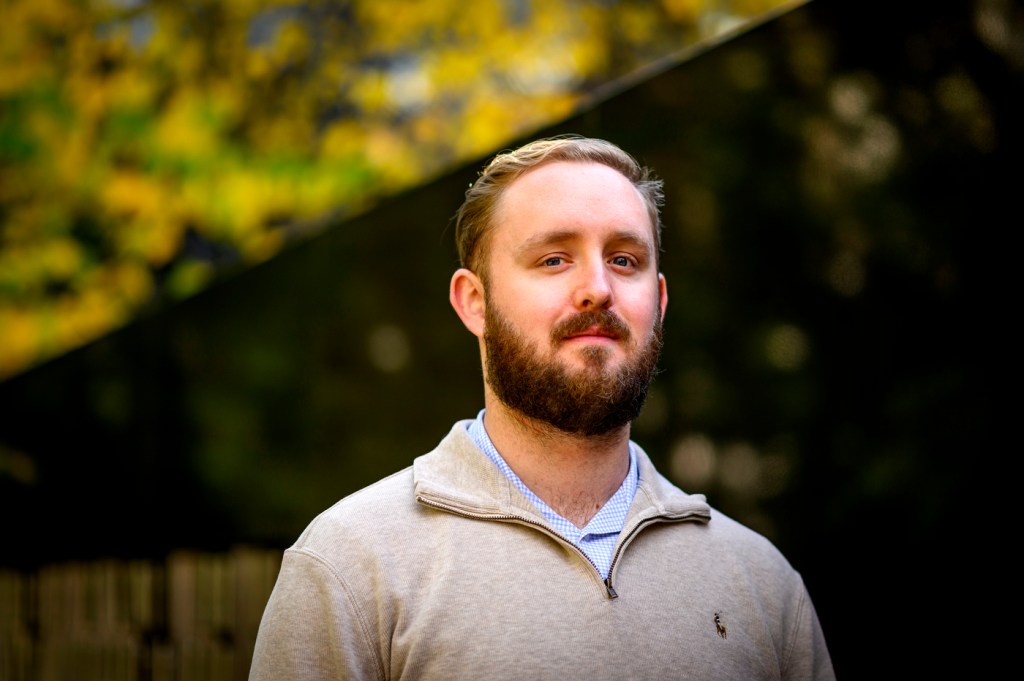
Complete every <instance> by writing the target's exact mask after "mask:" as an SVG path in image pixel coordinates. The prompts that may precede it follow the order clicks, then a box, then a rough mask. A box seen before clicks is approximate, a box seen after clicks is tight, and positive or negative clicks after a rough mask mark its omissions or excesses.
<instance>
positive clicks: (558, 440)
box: [484, 399, 629, 527]
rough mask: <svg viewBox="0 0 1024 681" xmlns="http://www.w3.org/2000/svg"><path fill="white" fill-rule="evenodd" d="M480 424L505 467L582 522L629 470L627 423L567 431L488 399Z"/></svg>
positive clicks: (564, 514) (559, 510)
mask: <svg viewBox="0 0 1024 681" xmlns="http://www.w3.org/2000/svg"><path fill="white" fill-rule="evenodd" d="M486 407H487V411H486V413H485V414H484V425H485V427H486V428H487V434H488V436H489V437H490V438H491V442H493V443H494V446H495V447H496V448H497V450H498V451H499V452H501V456H502V458H503V459H505V462H506V463H507V464H508V465H509V467H510V468H511V469H512V470H513V471H515V474H516V475H518V476H519V479H520V480H522V481H523V483H524V484H525V485H526V486H527V487H529V488H530V489H531V490H532V491H533V493H534V494H536V495H537V496H538V497H540V498H541V499H542V500H543V501H544V503H546V504H547V505H548V506H550V507H551V508H552V509H554V511H555V512H556V513H558V514H559V515H561V516H562V517H563V518H566V519H567V520H569V521H570V522H572V523H573V524H574V525H576V527H584V526H585V525H586V524H587V523H588V522H590V519H591V518H593V517H594V514H596V513H597V512H598V511H599V510H600V509H601V507H602V506H604V504H605V502H607V501H608V500H609V499H610V498H611V497H612V495H613V494H615V492H616V490H618V488H619V487H620V486H621V485H622V481H623V480H624V479H625V478H626V475H627V474H628V472H629V424H626V425H624V426H622V427H621V428H618V429H616V430H614V431H611V432H609V433H605V434H602V435H598V436H584V435H577V434H574V433H566V432H564V431H561V430H558V429H557V428H555V427H553V426H551V425H550V424H547V423H544V422H541V421H537V420H536V419H531V418H530V417H528V416H525V415H523V414H521V413H519V412H517V411H514V410H511V409H509V408H508V407H506V406H505V405H504V404H502V403H501V402H500V401H498V400H497V399H489V400H487V401H486Z"/></svg>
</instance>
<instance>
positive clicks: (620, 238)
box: [515, 229, 653, 256]
mask: <svg viewBox="0 0 1024 681" xmlns="http://www.w3.org/2000/svg"><path fill="white" fill-rule="evenodd" d="M580 236H581V232H580V231H579V230H572V229H564V230H558V231H555V232H545V233H543V234H538V235H537V236H535V237H532V238H529V239H527V240H526V241H524V242H523V243H522V244H520V246H519V247H518V248H516V249H515V254H516V256H524V255H527V254H529V253H530V251H533V250H536V249H538V248H543V247H546V246H551V245H553V244H558V243H563V242H566V241H572V240H574V239H578V238H580ZM610 242H611V243H627V244H631V245H632V246H633V247H635V248H638V249H640V250H642V251H643V252H644V255H646V256H650V255H651V251H652V248H653V245H652V244H651V243H650V242H649V241H647V240H646V239H643V238H641V237H639V236H637V235H636V234H635V233H634V232H632V231H627V230H622V231H619V232H616V233H615V234H614V235H613V236H612V238H611V239H610Z"/></svg>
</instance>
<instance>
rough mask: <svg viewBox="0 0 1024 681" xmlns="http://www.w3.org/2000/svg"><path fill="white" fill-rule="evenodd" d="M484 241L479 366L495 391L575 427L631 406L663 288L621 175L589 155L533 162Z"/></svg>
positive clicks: (648, 228) (610, 422) (655, 346)
mask: <svg viewBox="0 0 1024 681" xmlns="http://www.w3.org/2000/svg"><path fill="white" fill-rule="evenodd" d="M488 246H489V248H488V267H487V271H488V277H487V284H486V310H485V328H484V344H485V353H486V360H485V366H486V377H487V382H488V385H489V386H490V387H491V389H492V390H493V391H494V393H495V395H496V396H497V397H498V399H500V400H501V401H502V402H503V403H505V404H506V405H507V406H509V407H511V408H513V409H516V410H517V411H520V412H522V413H524V414H526V415H527V416H530V417H533V418H536V419H538V420H541V421H545V422H547V423H550V424H551V425H554V426H555V427H557V428H559V429H560V430H563V431H566V432H571V433H579V434H583V435H598V434H603V433H607V432H609V431H611V430H614V429H616V428H618V427H620V426H622V425H625V424H626V423H628V422H629V421H630V420H632V419H633V418H635V417H636V416H637V415H638V414H639V411H640V407H641V406H642V405H643V401H644V398H645V396H646V392H647V386H648V385H649V383H650V379H651V378H652V376H653V374H654V371H655V365H656V363H657V359H658V354H659V351H660V348H661V316H662V314H663V312H664V307H665V304H666V302H667V294H666V291H665V283H664V278H663V277H662V276H661V275H660V274H659V273H658V271H657V266H656V259H657V258H656V255H657V254H656V252H655V245H654V228H653V226H652V225H651V221H650V218H649V216H648V212H647V208H646V206H645V204H644V202H643V200H642V199H641V198H640V195H639V194H638V193H637V192H636V190H635V189H634V188H633V186H632V185H631V184H630V182H629V181H628V180H627V179H626V178H625V177H623V176H622V175H621V174H619V173H618V172H617V171H615V170H612V169H611V168H608V167H607V166H604V165H600V164H596V163H574V162H554V163H550V164H546V165H543V166H540V167H539V168H535V169H534V170H531V171H530V172H528V173H526V174H525V175H523V176H522V177H520V178H519V179H517V180H516V181H515V182H514V183H513V184H512V185H511V186H510V187H509V188H508V189H507V190H506V192H505V194H504V195H503V196H502V198H501V200H500V202H499V204H498V207H497V212H496V215H495V223H494V228H493V230H492V232H491V234H490V238H489V244H488Z"/></svg>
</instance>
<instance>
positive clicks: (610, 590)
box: [604, 575, 619, 598]
mask: <svg viewBox="0 0 1024 681" xmlns="http://www.w3.org/2000/svg"><path fill="white" fill-rule="evenodd" d="M604 586H605V588H606V589H608V598H618V597H619V594H618V592H617V591H616V590H615V587H614V586H612V576H611V575H608V578H607V579H605V580H604Z"/></svg>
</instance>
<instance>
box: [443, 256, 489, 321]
mask: <svg viewBox="0 0 1024 681" xmlns="http://www.w3.org/2000/svg"><path fill="white" fill-rule="evenodd" d="M448 300H449V301H450V302H451V304H452V307H453V308H454V309H455V314H457V315H459V319H461V320H462V323H463V324H465V325H466V328H467V329H469V332H470V333H471V334H473V335H474V336H476V337H477V338H483V335H484V311H485V310H486V308H487V304H486V302H485V299H484V283H483V282H482V281H481V280H480V277H478V276H477V275H476V274H474V273H473V272H471V271H470V270H467V269H466V268H464V267H463V268H461V269H458V270H456V271H455V274H453V275H452V283H451V287H450V288H449V291H448Z"/></svg>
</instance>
